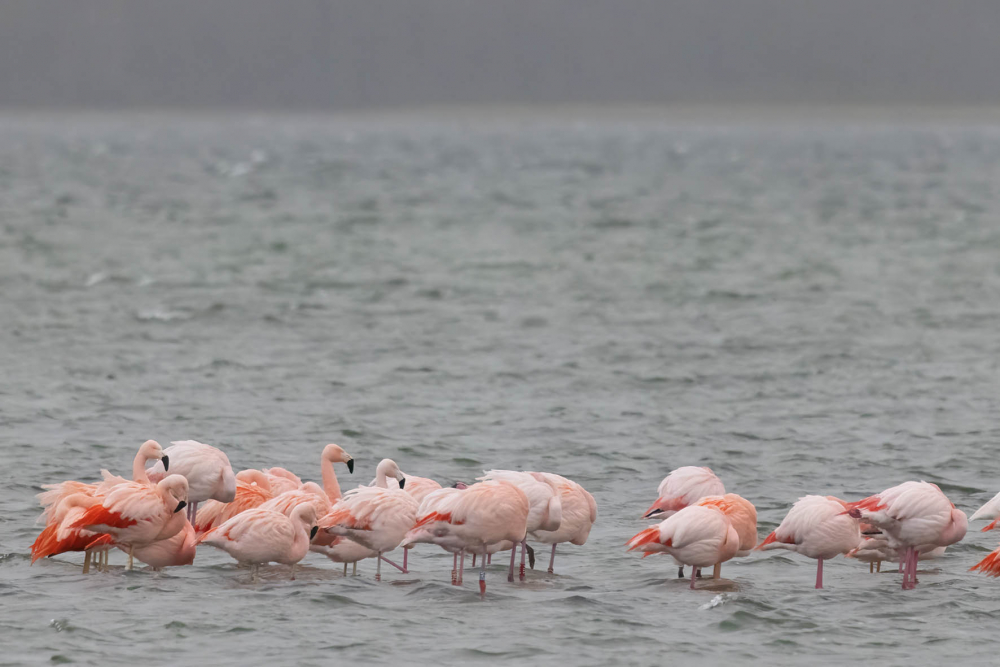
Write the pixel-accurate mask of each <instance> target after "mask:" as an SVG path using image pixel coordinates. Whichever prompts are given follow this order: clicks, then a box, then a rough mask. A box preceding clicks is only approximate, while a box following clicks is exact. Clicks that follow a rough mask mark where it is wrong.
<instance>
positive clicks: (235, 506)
mask: <svg viewBox="0 0 1000 667" xmlns="http://www.w3.org/2000/svg"><path fill="white" fill-rule="evenodd" d="M273 497H274V494H273V493H272V492H271V483H270V482H269V481H268V478H267V475H265V474H264V473H263V472H261V471H260V470H254V469H252V468H251V469H248V470H241V471H239V472H238V473H236V497H235V498H233V502H231V503H221V502H219V501H218V500H206V501H205V503H204V504H203V505H202V506H201V507H200V508H198V515H197V517H195V525H194V529H195V532H197V533H204V532H206V531H209V530H211V529H212V528H214V527H215V526H221V525H222V524H223V523H225V522H226V521H229V520H230V519H232V518H233V517H234V516H236V515H237V514H239V513H240V512H245V511H247V510H249V509H253V508H254V507H260V506H261V505H263V504H264V503H266V502H267V501H268V500H270V499H271V498H273Z"/></svg>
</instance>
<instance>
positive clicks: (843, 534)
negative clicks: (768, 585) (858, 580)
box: [757, 496, 861, 588]
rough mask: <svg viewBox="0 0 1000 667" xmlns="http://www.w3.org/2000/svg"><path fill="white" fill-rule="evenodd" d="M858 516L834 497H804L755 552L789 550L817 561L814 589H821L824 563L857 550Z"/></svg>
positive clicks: (858, 537)
mask: <svg viewBox="0 0 1000 667" xmlns="http://www.w3.org/2000/svg"><path fill="white" fill-rule="evenodd" d="M859 518H861V513H860V512H859V511H858V510H856V509H851V508H850V507H849V505H848V503H845V502H844V501H843V500H841V499H839V498H835V497H833V496H804V497H802V498H799V499H798V500H797V501H796V502H795V504H794V505H792V509H790V510H789V511H788V514H787V515H785V518H784V519H783V520H782V522H781V525H779V526H778V527H777V529H775V531H774V532H772V533H771V534H770V535H768V536H767V538H766V539H765V540H764V541H763V542H761V543H760V545H759V546H758V547H757V548H758V549H763V550H765V551H767V550H770V549H788V550H789V551H795V552H797V553H800V554H802V555H803V556H808V557H809V558H815V559H816V588H823V561H824V560H829V559H831V558H833V557H834V556H836V555H837V554H845V553H847V552H849V551H850V550H851V549H854V548H855V547H857V546H858V542H859V541H860V540H861V529H860V528H859V527H858V519H859Z"/></svg>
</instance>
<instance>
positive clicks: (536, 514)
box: [407, 470, 562, 581]
mask: <svg viewBox="0 0 1000 667" xmlns="http://www.w3.org/2000/svg"><path fill="white" fill-rule="evenodd" d="M477 479H478V480H479V481H481V482H485V481H488V480H503V481H505V482H510V483H511V484H513V485H514V486H516V487H517V488H519V489H521V491H523V492H524V495H525V496H527V498H528V505H529V507H530V509H529V511H528V524H527V530H528V533H533V532H535V531H539V530H544V531H549V532H552V531H556V530H559V526H560V525H561V523H562V499H561V497H560V493H559V488H558V486H557V485H556V482H555V481H553V480H552V479H550V478H548V477H546V476H545V475H542V474H541V473H532V472H518V471H515V470H489V471H486V472H484V473H483V477H478V478H477ZM407 481H409V480H407ZM512 548H514V547H512ZM527 548H528V542H527V539H525V540H522V541H521V567H520V573H519V578H520V579H521V581H524V557H525V553H526V552H527ZM475 565H476V561H475V555H473V561H472V566H473V567H475ZM511 581H513V577H511Z"/></svg>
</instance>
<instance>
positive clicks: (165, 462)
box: [160, 454, 170, 472]
mask: <svg viewBox="0 0 1000 667" xmlns="http://www.w3.org/2000/svg"><path fill="white" fill-rule="evenodd" d="M160 460H161V461H162V462H163V472H167V471H168V470H170V457H169V456H167V455H166V454H164V455H163V456H162V457H160Z"/></svg>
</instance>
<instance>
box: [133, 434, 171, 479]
mask: <svg viewBox="0 0 1000 667" xmlns="http://www.w3.org/2000/svg"><path fill="white" fill-rule="evenodd" d="M139 454H140V455H141V456H144V457H145V458H146V460H147V461H150V460H152V461H160V462H161V463H163V471H164V472H166V471H168V470H170V457H169V456H167V455H166V454H164V453H163V447H161V446H160V443H158V442H157V441H156V440H147V441H146V442H144V443H142V447H140V448H139Z"/></svg>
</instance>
